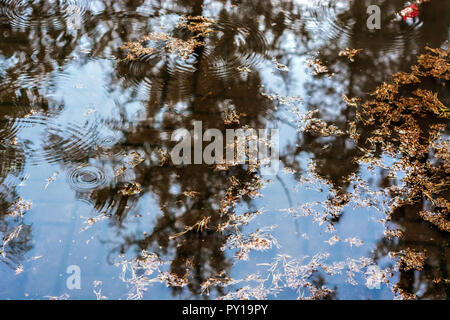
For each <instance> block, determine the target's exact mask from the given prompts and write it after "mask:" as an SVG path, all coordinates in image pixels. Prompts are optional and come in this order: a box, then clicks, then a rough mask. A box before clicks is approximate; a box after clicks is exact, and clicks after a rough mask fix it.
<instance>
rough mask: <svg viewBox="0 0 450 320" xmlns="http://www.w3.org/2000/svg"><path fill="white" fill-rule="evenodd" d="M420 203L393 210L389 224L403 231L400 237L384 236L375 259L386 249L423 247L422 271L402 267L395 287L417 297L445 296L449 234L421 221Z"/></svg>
mask: <svg viewBox="0 0 450 320" xmlns="http://www.w3.org/2000/svg"><path fill="white" fill-rule="evenodd" d="M423 206H424V204H423V202H419V203H416V204H413V205H405V206H403V207H400V208H398V209H396V210H395V211H394V213H393V214H392V221H391V223H392V224H393V226H395V227H396V228H399V229H400V230H403V231H402V233H403V236H402V237H401V238H393V239H392V238H391V239H389V238H385V239H383V240H382V241H380V243H379V244H378V247H377V249H376V258H377V259H382V258H383V257H385V256H387V255H388V254H389V252H399V251H400V250H405V249H412V250H416V251H419V252H422V251H424V250H426V251H425V253H426V257H427V258H426V260H425V264H424V266H423V270H422V271H420V272H418V271H416V270H414V269H411V270H402V271H401V272H400V279H399V282H398V286H399V288H400V289H402V290H404V291H405V292H407V293H411V294H417V297H418V298H420V299H448V297H449V296H450V286H449V283H448V278H449V270H448V266H449V264H450V250H448V244H449V234H448V232H445V231H440V230H438V229H437V228H436V227H434V226H430V224H429V223H428V222H425V221H423V219H422V218H421V217H420V216H419V212H420V211H421V210H423Z"/></svg>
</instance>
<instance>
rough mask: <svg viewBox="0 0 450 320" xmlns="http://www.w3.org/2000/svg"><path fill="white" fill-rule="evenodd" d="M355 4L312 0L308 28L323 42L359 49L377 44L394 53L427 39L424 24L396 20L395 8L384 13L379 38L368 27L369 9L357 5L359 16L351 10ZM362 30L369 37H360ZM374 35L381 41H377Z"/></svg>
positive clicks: (306, 12) (307, 13) (307, 9)
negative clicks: (338, 41)
mask: <svg viewBox="0 0 450 320" xmlns="http://www.w3.org/2000/svg"><path fill="white" fill-rule="evenodd" d="M351 5H352V2H350V1H344V0H336V1H327V0H311V1H310V2H308V4H307V5H305V8H304V10H303V12H302V13H303V18H304V19H305V24H306V29H307V30H308V31H310V32H311V34H314V35H315V36H316V37H317V38H319V39H322V40H332V39H339V40H340V41H341V43H342V46H346V45H347V46H351V47H355V46H357V47H358V48H359V47H365V46H367V45H370V44H371V43H373V41H376V42H377V43H378V44H379V45H380V46H382V47H383V48H384V49H386V50H387V51H390V52H396V51H401V50H403V49H404V47H405V46H407V43H408V42H409V41H411V40H413V39H415V40H417V39H419V38H423V34H422V30H421V27H422V24H421V23H420V21H418V20H417V21H414V22H410V23H404V22H401V21H399V19H397V20H396V15H395V8H390V9H392V10H391V11H390V12H382V25H383V31H382V33H378V34H376V35H375V34H372V33H376V32H372V33H371V32H370V30H367V26H366V21H367V18H368V15H367V12H366V10H367V7H366V6H364V5H362V6H360V7H358V6H355V8H356V10H359V12H358V13H357V14H355V12H354V10H350V6H351ZM399 9H401V8H399ZM385 10H387V9H385ZM388 15H390V16H388ZM397 18H398V17H397ZM400 20H401V19H400ZM361 29H364V30H367V36H366V37H363V38H361V37H358V36H357V35H358V34H360V33H361ZM374 31H376V30H374ZM373 36H376V37H377V39H376V40H374V38H373ZM380 37H381V38H380ZM355 41H357V43H355Z"/></svg>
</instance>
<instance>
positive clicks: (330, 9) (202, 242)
mask: <svg viewBox="0 0 450 320" xmlns="http://www.w3.org/2000/svg"><path fill="white" fill-rule="evenodd" d="M376 2H377V5H378V6H379V7H380V9H381V12H382V15H381V26H382V28H381V29H380V30H368V29H367V27H366V20H367V16H368V15H367V13H366V10H367V7H368V6H369V5H371V4H372V3H371V2H370V1H324V0H315V1H267V2H266V3H264V5H261V2H260V1H251V0H247V1H245V0H242V1H200V0H192V1H156V2H155V1H154V2H152V3H151V4H150V3H148V2H147V1H144V0H131V1H120V2H117V1H115V2H114V1H101V0H99V1H88V0H83V1H79V0H70V1H57V2H56V1H25V0H23V1H13V0H0V37H1V41H0V117H1V124H0V170H1V174H0V181H1V182H2V185H1V189H0V199H1V208H2V212H1V216H0V232H1V233H2V237H3V242H2V247H0V250H1V251H0V254H1V257H0V273H1V274H2V277H1V278H2V280H0V283H1V285H0V286H1V289H0V297H2V298H27V297H33V298H43V297H59V298H64V297H68V296H69V295H70V297H73V298H95V297H96V296H97V298H99V297H100V298H101V297H102V294H103V295H106V296H107V297H108V298H123V297H132V298H142V297H143V298H162V299H170V298H204V299H209V298H238V299H245V298H271V299H274V298H287V299H294V298H316V299H348V298H351V299H391V298H393V297H400V298H409V297H415V298H424V299H448V297H449V296H448V295H449V281H450V279H449V276H448V269H447V268H448V266H449V263H450V257H449V254H450V253H449V250H448V243H449V242H448V241H449V236H448V230H447V231H445V230H441V229H442V228H441V229H439V228H438V227H437V226H436V225H435V224H432V223H430V219H428V222H427V221H425V220H427V219H425V220H424V218H423V217H421V214H420V213H421V212H422V211H424V210H431V211H433V210H436V212H437V213H436V214H440V216H442V217H443V218H442V219H444V220H445V219H447V217H448V216H447V215H448V207H447V208H446V209H442V207H445V206H443V205H442V204H438V205H436V204H435V203H434V204H433V203H432V204H430V202H433V201H430V198H427V196H428V195H426V194H425V195H423V194H419V195H418V194H415V196H416V198H414V199H413V200H414V201H413V202H412V203H404V204H401V205H398V202H396V199H395V196H394V195H393V194H392V193H390V192H391V191H392V190H393V188H394V187H396V186H400V185H401V184H402V180H401V179H402V176H401V175H400V176H399V177H395V178H392V177H391V174H390V170H389V169H390V168H389V164H392V163H394V162H395V160H398V158H402V156H401V155H400V156H399V155H398V154H394V155H393V154H392V153H389V150H386V149H383V147H380V146H378V147H376V148H375V150H372V149H371V150H370V152H368V150H369V149H370V148H369V146H368V144H367V141H368V140H369V138H371V137H373V136H374V135H376V132H377V131H376V129H380V128H381V127H376V128H375V131H374V130H373V128H371V127H367V126H365V124H364V123H363V122H361V121H360V118H359V117H358V112H361V111H359V107H358V106H360V104H359V102H358V103H355V102H352V101H350V102H349V101H345V100H346V99H344V98H343V96H346V97H348V99H350V98H355V97H358V98H360V99H361V101H365V100H369V99H372V98H371V97H372V96H371V95H370V94H371V93H372V92H374V91H375V90H376V89H377V87H379V86H381V85H382V84H383V83H385V82H386V83H389V82H390V81H392V78H391V75H393V74H395V73H397V72H409V71H410V67H411V66H412V65H414V64H416V63H417V59H418V56H419V55H420V54H423V53H425V52H426V49H425V47H426V46H428V47H431V48H440V47H442V48H443V47H444V46H445V45H446V42H447V41H448V31H449V23H450V18H449V12H450V7H449V5H448V2H447V1H445V0H430V1H428V2H424V3H423V4H421V5H420V15H419V17H417V18H414V19H408V20H407V21H402V19H401V18H399V17H396V15H395V12H399V10H401V9H402V8H404V7H405V5H406V4H405V2H404V1H397V0H396V1H376ZM198 17H207V18H208V19H211V20H206V22H207V23H206V24H203V25H202V23H205V20H201V18H198ZM180 19H182V20H180ZM203 19H204V18H203ZM183 23H184V24H183ZM144 37H148V39H145V38H144ZM193 40H195V41H193ZM127 43H128V44H130V45H128V46H127ZM136 44H138V47H137V48H138V49H139V50H141V51H139V52H137V53H133V54H132V55H131V56H130V55H129V53H130V50H126V49H124V48H128V49H129V48H130V46H132V45H136ZM132 48H136V47H132ZM346 48H354V49H362V50H361V52H359V54H358V55H357V56H355V58H354V61H351V60H350V59H348V58H347V57H345V56H342V54H339V53H340V52H341V51H342V50H344V49H346ZM183 50H184V51H183ZM183 52H185V53H183ZM130 57H131V59H130ZM446 59H447V60H446V61H447V68H448V57H447V58H446ZM352 60H353V59H352ZM320 64H322V65H323V66H325V67H326V69H320V68H319V69H318V68H317V66H318V65H319V66H320ZM314 68H315V71H316V72H314ZM447 76H448V71H447ZM448 81H449V79H448V78H445V77H444V76H443V78H442V79H439V80H436V79H435V81H433V80H431V81H430V83H427V85H428V86H429V89H430V90H433V91H436V92H438V94H439V98H440V100H441V101H442V102H443V104H444V105H446V106H448V102H449V96H448V92H447V91H446V90H445V89H442V88H441V85H442V82H443V83H444V84H447V85H448ZM424 83H425V82H424ZM355 105H356V106H357V107H355ZM230 117H231V120H230ZM434 117H435V115H430V114H427V115H426V116H424V118H425V120H424V121H425V123H427V121H430V122H431V123H434V121H435V120H436V119H434ZM447 119H448V116H447V117H444V118H443V119H439V121H438V122H439V123H441V124H443V125H444V129H443V130H442V133H441V134H442V137H441V139H442V140H444V143H445V141H447V151H446V152H447V154H448V140H447V136H448V131H447V129H446V127H445V125H446V120H447ZM194 121H202V126H203V129H204V130H206V129H207V128H216V129H219V130H220V131H221V132H225V130H226V129H237V128H241V127H245V128H247V127H248V128H255V129H265V128H277V129H279V131H280V157H279V158H280V162H281V166H280V167H281V169H280V171H279V172H278V173H277V175H276V176H272V177H265V176H263V175H262V174H261V170H260V168H258V167H256V168H255V167H252V166H251V165H247V164H245V165H234V166H229V167H220V166H215V165H207V164H195V165H194V164H193V165H181V166H180V165H174V164H173V163H172V162H171V161H170V159H169V152H170V150H172V148H173V147H174V146H175V144H176V142H174V141H171V139H170V137H171V134H172V132H174V131H175V130H177V129H180V128H186V129H188V130H192V129H193V124H194ZM352 125H355V126H356V129H357V130H358V133H359V139H354V137H353V134H352ZM383 128H384V127H383ZM395 128H397V127H395ZM425 132H427V131H426V130H425ZM384 138H386V137H384ZM386 141H387V140H386ZM436 141H440V140H439V139H436V140H435V141H434V142H436ZM381 145H385V144H383V143H381ZM395 148H397V149H396V150H397V151H398V147H395ZM444 149H445V148H444ZM400 154H401V152H400ZM369 155H370V157H369ZM432 156H433V155H431V153H430V155H429V159H431V158H433V157H432ZM427 157H428V153H427V154H426V155H423V157H421V158H417V160H418V161H422V162H426V161H427V160H424V159H428V158H427ZM369 158H370V159H369ZM364 159H366V160H367V159H369V160H371V161H372V162H371V161H363V160H364ZM380 159H381V160H382V161H383V162H385V163H386V165H385V166H383V165H379V160H380ZM414 160H416V158H414ZM410 161H412V160H411V159H410ZM433 165H435V166H436V167H438V165H436V164H433ZM439 165H440V164H439ZM445 170H448V169H445ZM404 171H405V170H403V171H402V170H400V173H403V174H405V172H404ZM445 172H446V173H447V172H448V171H445ZM442 181H443V185H444V187H443V190H440V191H439V193H438V195H439V196H441V197H444V198H448V197H447V195H448V190H447V189H446V188H448V179H447V178H446V176H445V175H444V177H443V178H442ZM394 200H395V201H394ZM394 202H395V204H396V206H390V205H392V204H393V203H394ZM447 220H448V219H447ZM441 222H442V221H441ZM442 223H443V222H442ZM393 230H394V231H395V230H400V231H401V236H400V235H399V234H395V232H394V231H393ZM80 231H81V232H80ZM400 231H399V232H400ZM402 250H403V251H402ZM392 252H400V254H398V255H397V256H395V255H394V256H393V255H392ZM411 252H412V254H411ZM422 252H425V256H426V258H425V259H422V260H423V261H422V260H421V257H422V256H421V255H420V254H421V253H422ZM390 253H391V254H390ZM408 253H409V255H408ZM402 255H403V256H402ZM404 256H407V257H409V258H411V256H412V258H414V259H413V260H414V262H415V263H416V267H415V268H407V267H406V268H405V266H403V265H401V263H403V262H404V261H405V259H406V258H404ZM402 257H403V258H402ZM399 259H400V260H399ZM402 259H403V260H402ZM399 261H400V262H399ZM402 261H403V262H402ZM399 263H400V266H399ZM74 264H75V265H80V266H81V270H83V288H82V289H81V290H68V289H67V288H66V287H65V276H66V273H65V271H66V268H67V266H68V265H74ZM120 266H121V267H122V269H120V268H118V267H120ZM121 271H123V273H122V274H121ZM373 283H374V284H375V287H376V288H375V289H376V290H371V289H373V288H371V284H373ZM99 286H100V287H99ZM99 288H101V290H100V291H98V290H99ZM93 291H94V293H95V295H94V293H93Z"/></svg>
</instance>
